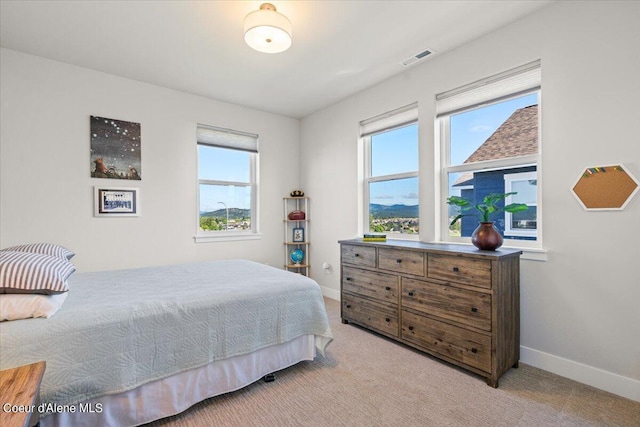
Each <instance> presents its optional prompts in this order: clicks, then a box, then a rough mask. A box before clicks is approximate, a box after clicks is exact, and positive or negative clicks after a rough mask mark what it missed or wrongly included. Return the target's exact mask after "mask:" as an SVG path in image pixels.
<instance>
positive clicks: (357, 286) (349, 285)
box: [342, 266, 398, 304]
mask: <svg viewBox="0 0 640 427" xmlns="http://www.w3.org/2000/svg"><path fill="white" fill-rule="evenodd" d="M342 290H343V291H346V292H351V293H354V294H359V295H364V296H368V297H371V298H375V299H379V300H382V301H388V302H391V303H394V304H397V303H398V276H393V275H391V274H385V273H378V272H375V271H369V270H361V269H359V268H354V267H347V266H344V267H343V268H342Z"/></svg>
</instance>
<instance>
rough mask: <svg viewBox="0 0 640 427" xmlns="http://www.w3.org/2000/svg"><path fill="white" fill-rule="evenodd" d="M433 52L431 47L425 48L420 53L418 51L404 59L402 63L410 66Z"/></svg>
mask: <svg viewBox="0 0 640 427" xmlns="http://www.w3.org/2000/svg"><path fill="white" fill-rule="evenodd" d="M432 53H433V51H432V50H430V49H427V50H424V51H422V52H420V53H416V54H415V55H412V56H410V57H409V58H407V59H405V60H404V61H402V65H404V66H405V67H406V66H409V65H411V64H413V63H415V62H417V61H419V60H421V59H422V58H425V57H427V56H429V55H431V54H432Z"/></svg>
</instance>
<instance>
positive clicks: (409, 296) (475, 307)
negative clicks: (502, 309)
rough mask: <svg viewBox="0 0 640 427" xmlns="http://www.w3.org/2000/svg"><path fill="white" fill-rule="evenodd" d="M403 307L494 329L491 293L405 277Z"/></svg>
mask: <svg viewBox="0 0 640 427" xmlns="http://www.w3.org/2000/svg"><path fill="white" fill-rule="evenodd" d="M402 307H403V308H410V309H413V310H416V311H421V312H425V313H428V314H430V315H433V316H437V317H441V318H443V319H448V320H453V321H455V322H458V323H460V324H462V325H466V326H471V327H474V328H478V329H482V330H485V331H490V330H491V295H489V294H485V293H481V292H474V291H468V290H466V289H459V288H456V287H453V286H447V285H440V284H437V283H432V282H425V281H422V280H415V279H409V278H406V277H403V278H402Z"/></svg>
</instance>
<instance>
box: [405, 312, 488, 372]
mask: <svg viewBox="0 0 640 427" xmlns="http://www.w3.org/2000/svg"><path fill="white" fill-rule="evenodd" d="M401 338H402V339H403V340H406V341H409V342H411V343H414V344H416V345H418V346H420V347H423V348H425V349H427V350H429V351H432V352H435V353H438V354H441V355H443V356H446V357H448V358H450V359H453V360H455V361H457V362H461V363H464V364H466V365H469V366H473V367H474V368H477V369H480V370H482V371H485V372H491V337H490V336H488V335H483V334H481V333H478V332H472V331H469V330H467V329H462V328H458V327H456V326H453V325H449V324H446V323H443V322H438V321H437V320H433V319H429V318H427V317H423V316H419V315H417V314H413V313H409V312H407V311H403V312H402V330H401Z"/></svg>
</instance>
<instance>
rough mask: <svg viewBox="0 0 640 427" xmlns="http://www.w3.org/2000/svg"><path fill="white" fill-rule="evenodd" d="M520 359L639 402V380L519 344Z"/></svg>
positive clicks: (330, 293) (335, 295)
mask: <svg viewBox="0 0 640 427" xmlns="http://www.w3.org/2000/svg"><path fill="white" fill-rule="evenodd" d="M321 289H322V295H324V296H325V297H327V298H331V299H334V300H336V301H340V291H337V290H335V289H330V288H325V287H321ZM520 361H521V362H522V363H526V364H527V365H531V366H533V367H536V368H539V369H544V370H545V371H549V372H552V373H554V374H556V375H560V376H562V377H566V378H569V379H572V380H574V381H578V382H581V383H583V384H587V385H590V386H592V387H595V388H599V389H601V390H604V391H608V392H609V393H613V394H617V395H618V396H622V397H626V398H627V399H631V400H635V401H636V402H640V381H638V380H634V379H633V378H627V377H623V376H622V375H618V374H614V373H613V372H608V371H605V370H603V369H600V368H594V367H593V366H589V365H585V364H583V363H579V362H574V361H573V360H569V359H565V358H563V357H560V356H555V355H553V354H549V353H545V352H543V351H539V350H534V349H532V348H529V347H525V346H520Z"/></svg>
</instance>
